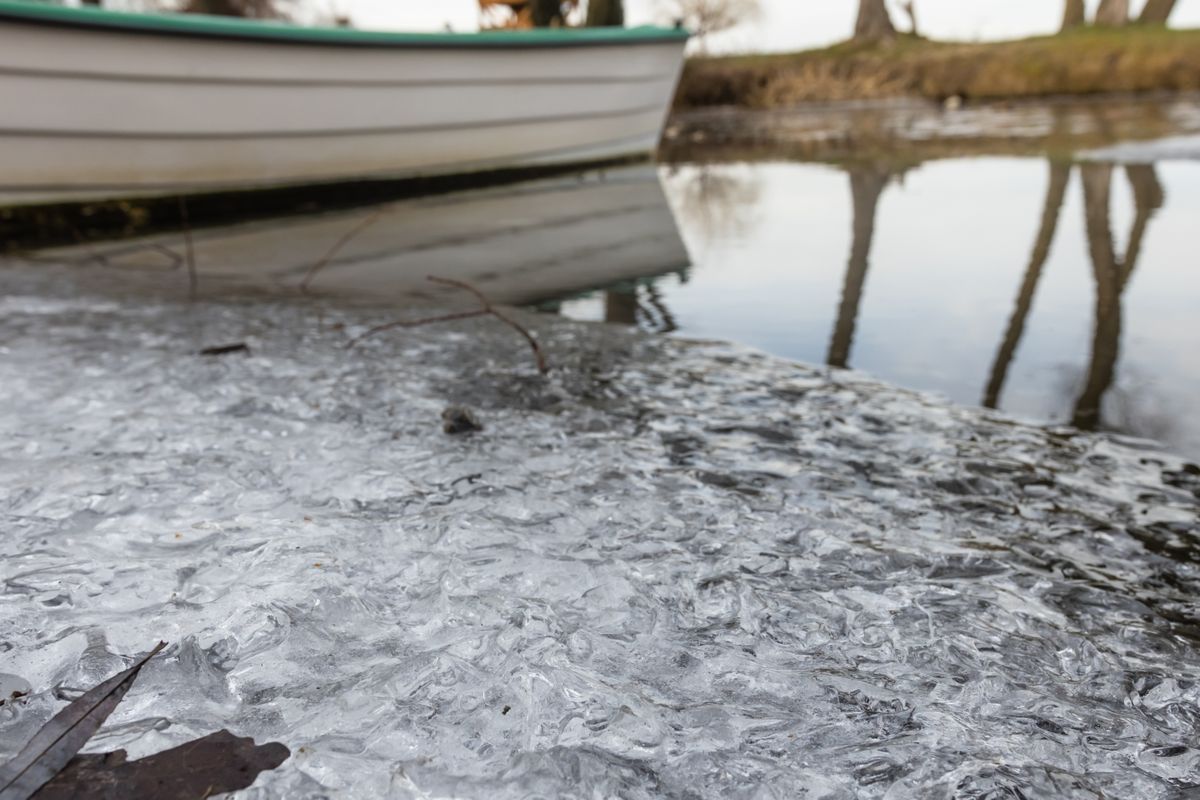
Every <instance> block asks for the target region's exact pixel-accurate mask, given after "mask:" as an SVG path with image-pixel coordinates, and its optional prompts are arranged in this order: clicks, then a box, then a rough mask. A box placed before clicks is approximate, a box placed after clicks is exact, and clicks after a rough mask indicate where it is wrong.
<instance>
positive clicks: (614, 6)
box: [585, 0, 625, 28]
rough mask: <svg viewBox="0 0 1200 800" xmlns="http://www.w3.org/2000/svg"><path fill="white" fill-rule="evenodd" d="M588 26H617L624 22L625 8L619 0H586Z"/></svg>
mask: <svg viewBox="0 0 1200 800" xmlns="http://www.w3.org/2000/svg"><path fill="white" fill-rule="evenodd" d="M585 24H586V25H587V26H588V27H589V28H604V27H610V26H612V27H617V26H621V25H624V24H625V8H624V6H623V4H622V2H621V0H588V7H587V21H586V23H585Z"/></svg>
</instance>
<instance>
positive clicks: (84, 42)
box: [0, 20, 683, 203]
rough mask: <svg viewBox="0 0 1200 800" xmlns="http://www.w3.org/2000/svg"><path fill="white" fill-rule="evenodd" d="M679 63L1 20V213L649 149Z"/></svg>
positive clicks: (659, 51)
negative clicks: (81, 201)
mask: <svg viewBox="0 0 1200 800" xmlns="http://www.w3.org/2000/svg"><path fill="white" fill-rule="evenodd" d="M682 59H683V43H682V41H679V42H630V43H628V44H623V45H611V46H610V45H604V46H589V47H554V48H514V49H508V48H491V49H472V48H465V49H464V48H454V49H448V50H440V49H436V48H434V49H431V48H412V49H410V48H405V47H399V48H382V49H375V48H365V49H358V48H346V47H331V46H316V45H307V44H287V45H282V44H264V43H261V42H247V41H236V40H223V39H198V38H187V37H178V36H160V35H154V34H128V33H122V32H114V31H107V30H101V31H93V30H85V29H72V28H54V27H39V26H36V25H26V24H23V23H13V22H7V21H4V20H0V202H10V203H11V202H18V203H23V202H42V201H46V200H50V199H53V200H59V199H70V198H74V197H78V198H84V197H95V196H97V195H99V196H105V195H107V196H120V195H129V194H145V193H152V192H161V191H201V190H216V189H226V188H254V187H263V186H275V185H286V184H302V183H313V182H329V181H342V180H359V179H369V178H406V177H414V176H431V175H443V174H454V173H465V172H472V171H477V170H486V169H497V168H515V167H525V166H533V165H537V164H568V163H573V162H579V161H584V160H591V159H604V158H612V157H617V156H628V155H634V154H639V153H646V152H649V151H651V150H653V148H654V147H655V145H656V144H657V141H658V137H659V135H660V133H661V129H662V125H663V123H664V120H665V117H666V112H667V109H668V107H669V105H670V100H671V95H672V93H673V91H674V87H675V84H676V81H677V79H678V73H679V70H680V69H681V66H682ZM6 70H7V71H6Z"/></svg>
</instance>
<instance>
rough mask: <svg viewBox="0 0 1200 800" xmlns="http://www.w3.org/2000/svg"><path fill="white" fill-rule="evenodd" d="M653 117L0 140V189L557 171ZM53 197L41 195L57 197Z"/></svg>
mask: <svg viewBox="0 0 1200 800" xmlns="http://www.w3.org/2000/svg"><path fill="white" fill-rule="evenodd" d="M660 117H661V112H660V111H658V110H657V109H654V110H652V111H639V112H635V113H633V114H630V115H628V116H616V117H611V118H606V119H599V120H573V121H565V122H557V123H555V122H533V123H523V124H517V125H510V126H506V127H503V128H490V129H489V128H472V129H451V130H447V131H443V132H440V133H437V134H436V135H430V134H428V133H424V132H410V133H403V132H400V133H384V134H373V135H330V136H317V137H311V138H289V139H254V138H251V139H236V140H223V139H201V140H169V139H168V140H164V139H148V140H147V139H135V138H98V137H96V138H87V139H80V138H74V137H62V138H57V137H52V136H39V137H28V136H17V137H7V136H4V135H0V189H4V190H10V191H11V190H16V189H19V188H26V189H45V190H52V189H58V190H62V192H67V193H69V191H70V190H71V189H83V190H86V189H88V188H89V187H90V188H93V189H99V188H107V187H112V188H122V189H130V190H133V189H136V188H138V187H141V188H144V189H155V188H166V189H179V188H188V189H191V190H200V189H217V188H221V187H226V186H239V185H264V186H265V185H283V184H299V183H306V182H313V181H336V180H347V179H360V178H404V177H415V176H422V175H439V174H451V173H455V172H473V171H481V170H486V169H496V168H503V167H517V166H533V165H537V164H555V163H561V164H567V163H574V162H580V161H587V160H594V159H603V158H612V157H618V156H624V155H632V154H636V153H644V152H648V151H650V150H652V149H653V148H654V146H655V144H656V142H657V140H658V134H659V124H660ZM59 193H61V192H46V193H45V194H59Z"/></svg>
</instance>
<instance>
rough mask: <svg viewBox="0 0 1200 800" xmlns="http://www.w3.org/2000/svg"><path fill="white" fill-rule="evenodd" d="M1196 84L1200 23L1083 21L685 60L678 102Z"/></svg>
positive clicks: (1074, 91)
mask: <svg viewBox="0 0 1200 800" xmlns="http://www.w3.org/2000/svg"><path fill="white" fill-rule="evenodd" d="M1197 90H1200V30H1170V29H1164V28H1146V27H1139V26H1131V27H1127V28H1120V29H1096V28H1088V29H1080V30H1075V31H1070V32H1067V33H1063V34H1059V35H1056V36H1045V37H1034V38H1030V39H1020V40H1013V41H1005V42H981V43H962V42H939V41H932V40H927V39H919V38H914V37H912V36H901V37H900V38H899V39H897V40H896V41H895V42H892V43H889V44H885V45H876V44H861V43H855V42H844V43H841V44H837V45H834V46H832V47H828V48H824V49H820V50H808V51H802V52H797V53H780V54H765V55H738V56H720V57H701V58H693V59H690V60H688V62H687V63H686V64H685V67H684V71H683V75H682V77H681V81H680V86H679V90H678V92H677V94H676V98H675V108H676V109H677V110H685V109H697V108H710V107H713V106H723V105H731V106H737V107H740V108H752V109H781V108H792V107H795V106H797V105H800V104H803V103H820V102H830V101H845V100H870V99H874V100H878V99H895V98H911V99H923V100H932V101H935V102H944V101H946V100H947V99H949V98H956V100H961V101H966V102H972V101H981V100H1014V99H1020V98H1047V97H1055V96H1088V95H1098V94H1113V93H1129V92H1132V93H1146V92H1158V91H1171V92H1189V91H1197Z"/></svg>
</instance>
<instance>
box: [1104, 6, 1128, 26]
mask: <svg viewBox="0 0 1200 800" xmlns="http://www.w3.org/2000/svg"><path fill="white" fill-rule="evenodd" d="M1128 23H1129V0H1100V7H1099V8H1097V9H1096V24H1097V25H1107V26H1109V27H1112V28H1119V27H1121V26H1122V25H1126V24H1128Z"/></svg>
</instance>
